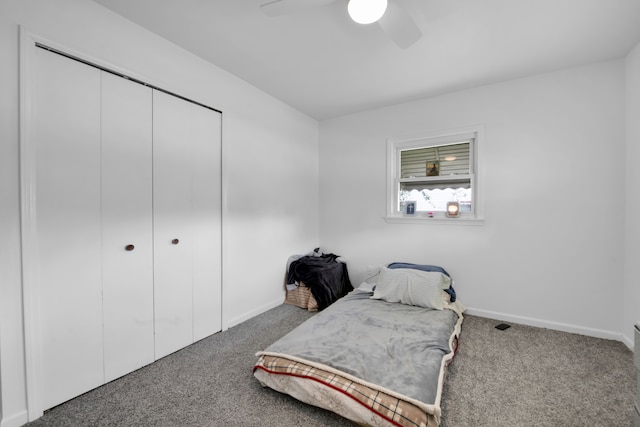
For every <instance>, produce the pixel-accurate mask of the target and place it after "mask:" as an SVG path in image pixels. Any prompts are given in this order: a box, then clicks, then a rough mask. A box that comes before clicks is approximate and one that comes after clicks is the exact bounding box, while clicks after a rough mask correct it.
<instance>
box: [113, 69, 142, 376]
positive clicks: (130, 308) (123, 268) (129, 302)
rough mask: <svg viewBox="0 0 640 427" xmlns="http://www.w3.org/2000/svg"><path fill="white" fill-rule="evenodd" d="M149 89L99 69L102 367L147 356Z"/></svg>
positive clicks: (133, 365)
mask: <svg viewBox="0 0 640 427" xmlns="http://www.w3.org/2000/svg"><path fill="white" fill-rule="evenodd" d="M151 114H152V110H151V89H150V88H148V87H145V86H142V85H140V84H136V83H133V82H131V81H128V80H126V79H123V78H121V77H118V76H115V75H112V74H109V73H104V72H103V73H102V233H103V238H102V254H103V269H102V277H103V310H104V358H105V360H104V372H105V380H106V381H111V380H113V379H115V378H118V377H120V376H122V375H124V374H126V373H128V372H131V371H134V370H135V369H138V368H140V367H142V366H144V365H146V364H148V363H151V362H153V360H154V343H153V229H152V158H151V154H152V134H151V132H152V117H151Z"/></svg>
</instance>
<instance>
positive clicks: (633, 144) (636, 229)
mask: <svg viewBox="0 0 640 427" xmlns="http://www.w3.org/2000/svg"><path fill="white" fill-rule="evenodd" d="M625 65H626V143H627V145H626V153H625V157H626V165H627V167H626V178H625V184H626V190H625V192H626V225H625V245H624V247H625V268H624V294H623V295H624V319H623V321H624V324H623V326H622V331H623V334H624V336H625V341H626V342H627V344H628V345H631V344H632V343H633V325H634V324H635V323H636V322H640V265H639V264H638V256H639V255H640V222H639V221H638V212H639V211H640V199H639V198H638V186H640V170H639V168H638V165H637V163H638V159H640V43H639V44H638V45H637V46H636V47H635V48H634V49H633V50H632V51H631V52H630V53H629V55H628V56H627V58H626V61H625Z"/></svg>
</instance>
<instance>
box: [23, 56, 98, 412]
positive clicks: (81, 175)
mask: <svg viewBox="0 0 640 427" xmlns="http://www.w3.org/2000/svg"><path fill="white" fill-rule="evenodd" d="M35 57H36V58H35V59H36V62H35V67H34V73H35V74H34V78H35V81H34V91H35V103H34V105H35V107H34V108H35V110H36V111H35V115H34V116H35V123H34V126H33V128H32V129H33V143H34V148H35V158H36V168H35V169H36V171H35V174H36V175H35V202H34V203H35V228H36V233H37V234H36V235H37V248H36V255H35V258H36V259H35V261H36V265H37V272H36V273H35V291H36V293H37V295H38V301H39V304H40V308H39V314H40V316H39V334H38V335H39V337H40V340H41V342H40V372H41V376H40V380H41V390H40V392H41V395H40V396H41V403H42V405H43V408H50V407H52V406H55V405H57V404H59V403H61V402H64V401H66V400H68V399H70V398H72V397H75V396H77V395H79V394H81V393H83V392H85V391H87V390H90V389H92V388H94V387H96V386H99V385H100V384H102V383H103V380H104V376H103V370H102V366H103V356H102V288H101V264H102V259H101V251H100V238H101V232H100V210H101V206H100V204H101V203H100V71H98V70H96V69H94V68H91V67H88V66H86V65H83V64H80V63H78V62H75V61H71V60H69V59H66V58H64V57H62V56H59V55H57V54H54V53H51V52H48V51H45V50H43V49H36V53H35Z"/></svg>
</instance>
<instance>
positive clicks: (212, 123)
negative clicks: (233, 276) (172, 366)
mask: <svg viewBox="0 0 640 427" xmlns="http://www.w3.org/2000/svg"><path fill="white" fill-rule="evenodd" d="M191 110H192V112H191V129H192V138H193V139H192V143H193V145H192V147H193V151H194V153H196V155H195V156H194V157H193V163H192V167H191V173H192V174H193V180H192V199H193V200H192V203H193V211H192V212H193V219H192V224H193V229H194V232H193V246H194V250H193V340H194V341H198V340H200V339H202V338H204V337H207V336H209V335H211V334H214V333H216V332H218V331H220V330H222V285H221V284H222V282H221V280H222V267H221V260H222V234H221V232H222V218H221V212H222V207H221V203H222V194H221V190H222V186H221V182H222V177H221V165H222V163H221V158H220V157H221V148H222V147H221V146H222V129H221V128H222V114H221V113H219V112H217V111H213V110H210V109H207V108H203V107H200V106H197V105H192V106H191Z"/></svg>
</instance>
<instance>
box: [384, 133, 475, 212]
mask: <svg viewBox="0 0 640 427" xmlns="http://www.w3.org/2000/svg"><path fill="white" fill-rule="evenodd" d="M480 138H481V130H480V129H478V128H474V129H466V130H461V131H456V132H453V133H447V134H437V135H429V136H425V137H422V138H417V139H411V140H389V141H388V153H387V156H388V164H389V177H388V191H387V192H388V195H387V196H388V197H387V200H388V201H387V204H388V206H387V218H388V219H391V220H393V219H398V218H402V219H409V220H411V219H412V218H413V219H419V220H424V219H432V218H433V219H438V218H440V219H445V218H446V219H448V217H447V215H446V212H447V204H449V203H450V202H456V203H457V204H458V206H459V208H460V216H459V218H456V219H455V220H459V219H478V218H479V216H480V215H479V203H478V200H477V199H478V182H477V179H476V176H477V159H478V147H479V139H480ZM453 220H454V219H451V221H453Z"/></svg>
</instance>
